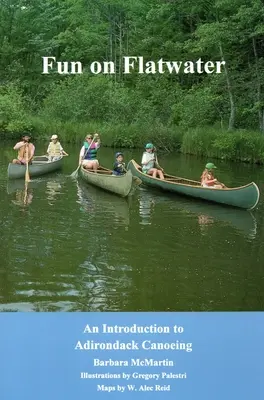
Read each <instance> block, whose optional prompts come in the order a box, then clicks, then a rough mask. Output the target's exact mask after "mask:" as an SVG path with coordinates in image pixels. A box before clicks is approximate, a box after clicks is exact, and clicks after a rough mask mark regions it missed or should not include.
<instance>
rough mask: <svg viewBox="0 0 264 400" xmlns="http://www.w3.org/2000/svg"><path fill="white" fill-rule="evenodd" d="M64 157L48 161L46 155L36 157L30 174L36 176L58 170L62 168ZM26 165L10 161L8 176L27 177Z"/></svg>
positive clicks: (12, 177) (30, 166)
mask: <svg viewBox="0 0 264 400" xmlns="http://www.w3.org/2000/svg"><path fill="white" fill-rule="evenodd" d="M62 163H63V158H61V159H59V160H57V161H51V162H49V161H48V158H47V157H45V156H41V157H35V158H34V160H33V162H32V164H31V165H29V167H28V170H29V176H30V177H36V176H41V175H45V174H49V173H51V172H54V171H57V170H59V169H61V168H62ZM25 173H26V166H25V165H18V164H12V163H10V164H9V165H8V170H7V176H8V178H9V179H22V178H25Z"/></svg>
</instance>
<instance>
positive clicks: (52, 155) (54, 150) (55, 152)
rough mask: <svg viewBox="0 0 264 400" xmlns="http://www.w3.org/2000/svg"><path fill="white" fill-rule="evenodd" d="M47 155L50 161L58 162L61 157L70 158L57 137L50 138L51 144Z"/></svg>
mask: <svg viewBox="0 0 264 400" xmlns="http://www.w3.org/2000/svg"><path fill="white" fill-rule="evenodd" d="M47 154H48V157H49V161H56V160H59V159H60V158H61V156H63V155H64V156H68V155H69V154H67V153H66V151H64V150H63V148H62V145H61V144H60V142H59V140H58V136H57V135H52V136H51V138H50V143H49V146H48V149H47Z"/></svg>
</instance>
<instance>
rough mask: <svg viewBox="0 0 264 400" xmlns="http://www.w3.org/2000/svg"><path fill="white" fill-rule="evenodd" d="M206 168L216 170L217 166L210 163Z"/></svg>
mask: <svg viewBox="0 0 264 400" xmlns="http://www.w3.org/2000/svg"><path fill="white" fill-rule="evenodd" d="M205 168H206V169H214V168H216V166H215V165H214V164H213V163H211V162H209V163H207V164H206V166H205Z"/></svg>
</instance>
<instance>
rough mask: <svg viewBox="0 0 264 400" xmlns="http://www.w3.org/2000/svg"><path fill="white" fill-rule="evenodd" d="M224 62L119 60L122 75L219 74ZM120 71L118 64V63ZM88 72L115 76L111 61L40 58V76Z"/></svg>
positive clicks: (136, 58) (137, 58) (141, 58)
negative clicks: (82, 61) (87, 63)
mask: <svg viewBox="0 0 264 400" xmlns="http://www.w3.org/2000/svg"><path fill="white" fill-rule="evenodd" d="M224 67H225V61H203V60H202V59H201V58H199V59H198V60H195V61H166V60H163V58H160V59H159V60H158V61H151V60H146V59H145V58H144V57H142V56H139V57H137V56H125V57H122V60H121V68H122V73H123V74H131V73H138V74H165V73H169V74H176V75H177V74H180V73H183V74H195V73H198V74H203V73H206V74H214V73H215V74H221V73H222V72H223V71H224ZM118 69H120V63H118ZM84 71H88V72H90V73H92V74H95V75H98V74H105V75H111V74H116V72H117V67H116V64H115V63H114V62H113V61H103V62H100V61H93V62H92V63H90V65H86V66H84V65H83V64H82V63H81V62H80V61H57V59H56V57H52V56H50V57H42V74H44V75H48V74H52V73H53V74H54V73H58V74H60V75H69V74H73V75H76V74H82V73H83V72H84Z"/></svg>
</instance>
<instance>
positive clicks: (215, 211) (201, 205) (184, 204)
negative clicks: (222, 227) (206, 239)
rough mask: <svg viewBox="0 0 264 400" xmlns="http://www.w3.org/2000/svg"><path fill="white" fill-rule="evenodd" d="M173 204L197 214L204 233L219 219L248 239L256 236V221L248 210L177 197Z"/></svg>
mask: <svg viewBox="0 0 264 400" xmlns="http://www.w3.org/2000/svg"><path fill="white" fill-rule="evenodd" d="M175 206H176V207H177V208H178V207H179V208H181V209H182V210H184V211H186V212H187V213H192V214H197V219H198V223H199V226H200V230H201V233H202V234H204V235H205V234H207V233H209V232H210V229H211V227H212V226H213V225H214V224H216V223H217V222H219V221H220V222H222V223H224V224H228V225H231V226H233V227H234V228H235V229H236V230H237V231H239V232H240V233H242V234H244V235H245V236H247V237H248V238H250V239H255V238H256V235H257V221H256V218H255V217H254V215H253V214H252V212H250V211H246V210H240V209H235V208H231V207H230V208H228V207H223V206H221V205H217V204H211V203H205V202H200V201H191V200H189V199H182V200H179V199H178V198H177V200H176V203H175Z"/></svg>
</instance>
